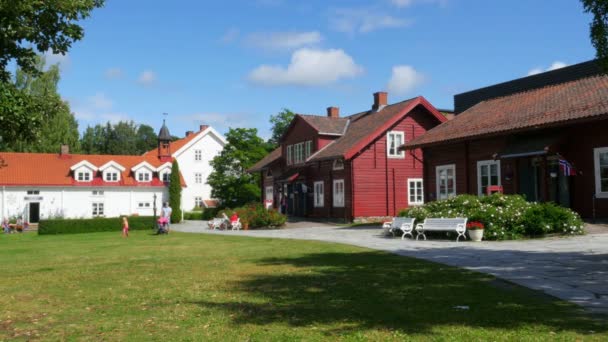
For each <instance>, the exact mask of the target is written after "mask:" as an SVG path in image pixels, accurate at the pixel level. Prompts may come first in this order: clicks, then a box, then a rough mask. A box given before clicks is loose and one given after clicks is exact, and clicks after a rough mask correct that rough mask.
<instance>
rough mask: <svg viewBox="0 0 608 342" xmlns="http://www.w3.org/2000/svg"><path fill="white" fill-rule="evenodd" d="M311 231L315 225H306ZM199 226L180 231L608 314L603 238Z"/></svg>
mask: <svg viewBox="0 0 608 342" xmlns="http://www.w3.org/2000/svg"><path fill="white" fill-rule="evenodd" d="M310 225H311V226H314V225H315V223H310ZM204 227H205V226H204V225H203V224H202V223H201V221H191V222H186V223H184V224H180V225H173V226H172V229H174V230H176V231H182V232H192V233H206V234H220V235H231V236H252V237H271V238H283V239H303V240H319V241H328V242H337V243H344V244H350V245H355V246H361V247H367V248H372V249H377V250H383V251H388V252H392V253H396V254H399V255H404V256H409V257H415V258H419V259H425V260H430V261H434V262H438V263H443V264H447V265H452V266H458V267H464V268H466V269H470V270H474V271H478V272H484V273H488V274H492V275H494V276H496V277H499V278H503V279H506V280H509V281H511V282H514V283H517V284H519V285H523V286H526V287H529V288H532V289H535V290H540V291H543V292H545V293H547V294H550V295H553V296H555V297H558V298H561V299H564V300H567V301H570V302H573V303H576V304H579V305H581V306H583V307H585V308H587V309H589V310H590V311H593V312H601V313H608V234H588V235H585V236H576V237H570V238H547V239H537V240H526V241H507V242H481V243H474V242H459V243H456V242H451V241H445V240H442V241H413V240H409V239H406V240H401V239H399V238H386V237H384V236H383V235H382V230H381V229H379V228H366V227H362V228H341V227H335V226H334V227H328V226H327V225H323V226H319V227H309V228H295V229H283V230H248V231H209V230H207V229H204Z"/></svg>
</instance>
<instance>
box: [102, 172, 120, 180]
mask: <svg viewBox="0 0 608 342" xmlns="http://www.w3.org/2000/svg"><path fill="white" fill-rule="evenodd" d="M103 179H104V180H105V181H106V182H118V172H116V171H106V172H104V173H103Z"/></svg>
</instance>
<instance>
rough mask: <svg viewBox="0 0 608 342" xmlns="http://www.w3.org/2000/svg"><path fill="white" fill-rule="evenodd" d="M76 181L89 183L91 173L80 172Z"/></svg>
mask: <svg viewBox="0 0 608 342" xmlns="http://www.w3.org/2000/svg"><path fill="white" fill-rule="evenodd" d="M76 180H78V181H79V182H88V181H90V180H91V173H90V172H89V171H78V173H77V174H76Z"/></svg>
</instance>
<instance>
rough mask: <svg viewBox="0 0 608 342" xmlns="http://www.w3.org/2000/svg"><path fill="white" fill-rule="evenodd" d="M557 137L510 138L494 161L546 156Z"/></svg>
mask: <svg viewBox="0 0 608 342" xmlns="http://www.w3.org/2000/svg"><path fill="white" fill-rule="evenodd" d="M558 139H559V138H558V137H557V136H529V137H522V136H517V137H512V138H510V139H509V141H508V142H507V146H506V147H505V148H504V149H503V150H502V151H501V152H500V153H497V154H496V159H509V158H521V157H533V156H541V155H545V154H548V153H549V152H550V150H551V147H552V146H554V145H555V143H556V142H557V141H558Z"/></svg>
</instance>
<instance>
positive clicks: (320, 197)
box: [314, 181, 325, 208]
mask: <svg viewBox="0 0 608 342" xmlns="http://www.w3.org/2000/svg"><path fill="white" fill-rule="evenodd" d="M324 187H325V183H324V182H323V181H321V182H315V183H314V205H315V208H322V207H323V206H324V205H325V203H324V202H325V189H324Z"/></svg>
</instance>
